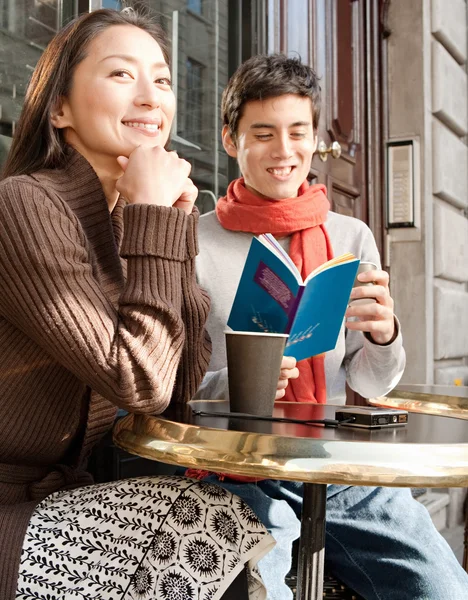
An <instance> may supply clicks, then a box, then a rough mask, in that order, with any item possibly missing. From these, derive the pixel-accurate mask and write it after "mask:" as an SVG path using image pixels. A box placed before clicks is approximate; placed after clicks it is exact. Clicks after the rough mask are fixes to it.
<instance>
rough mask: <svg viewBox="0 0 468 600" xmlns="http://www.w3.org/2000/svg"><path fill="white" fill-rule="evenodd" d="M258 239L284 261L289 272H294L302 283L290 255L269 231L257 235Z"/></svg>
mask: <svg viewBox="0 0 468 600" xmlns="http://www.w3.org/2000/svg"><path fill="white" fill-rule="evenodd" d="M258 240H259V241H260V242H261V243H262V244H263V245H264V246H266V247H267V248H270V250H271V251H272V252H274V253H275V255H276V256H277V257H278V258H279V259H280V260H282V261H283V262H284V264H285V265H286V266H287V267H288V269H289V270H290V271H291V273H293V274H294V276H295V277H296V279H297V281H298V283H301V284H302V283H303V281H302V277H301V274H300V273H299V271H298V269H297V267H296V265H295V264H294V263H293V261H292V259H291V257H290V256H289V254H288V253H287V252H286V250H285V249H284V248H283V247H282V246H281V244H280V243H279V242H278V240H277V239H276V238H275V237H274V236H273V235H272V234H271V233H262V234H261V235H259V236H258Z"/></svg>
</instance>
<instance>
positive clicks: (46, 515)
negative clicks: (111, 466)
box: [16, 476, 275, 600]
mask: <svg viewBox="0 0 468 600" xmlns="http://www.w3.org/2000/svg"><path fill="white" fill-rule="evenodd" d="M274 543H275V542H274V540H273V538H272V537H271V536H270V535H269V533H268V532H267V530H266V529H265V528H264V526H263V525H262V524H261V523H260V521H259V520H258V518H257V517H256V515H255V514H254V513H253V512H252V510H251V509H250V508H249V507H248V506H247V504H246V503H245V502H244V501H243V500H241V499H240V498H238V497H237V496H235V495H232V494H230V493H229V492H227V491H226V490H223V489H222V488H221V487H219V486H217V485H213V484H211V483H204V482H202V481H196V480H193V479H187V478H184V477H175V476H174V477H172V476H171V477H167V476H163V477H140V478H135V479H127V480H123V481H116V482H112V483H105V484H98V485H91V486H88V487H83V488H79V489H76V490H72V491H64V492H57V493H55V494H52V495H50V496H48V497H47V498H46V499H45V500H43V501H42V502H41V503H40V504H39V505H38V507H37V508H36V510H35V512H34V513H33V516H32V518H31V521H30V524H29V527H28V530H27V533H26V536H25V540H24V544H23V551H22V555H21V564H20V571H19V579H18V590H17V595H16V597H17V598H19V599H21V600H26V599H27V600H75V599H76V600H149V599H156V598H157V600H217V599H219V598H221V597H222V595H223V594H224V592H225V591H226V590H227V588H228V587H229V585H230V584H231V583H232V581H233V580H234V579H235V577H236V576H237V575H238V574H239V572H240V571H241V569H242V568H244V565H245V566H247V570H248V580H249V600H263V599H264V598H265V597H266V591H265V588H264V586H263V582H262V580H261V578H260V575H259V574H258V571H257V569H256V563H257V562H258V561H259V560H260V559H261V558H262V556H264V555H265V554H266V553H267V552H268V551H269V550H270V549H271V548H272V547H273V546H274Z"/></svg>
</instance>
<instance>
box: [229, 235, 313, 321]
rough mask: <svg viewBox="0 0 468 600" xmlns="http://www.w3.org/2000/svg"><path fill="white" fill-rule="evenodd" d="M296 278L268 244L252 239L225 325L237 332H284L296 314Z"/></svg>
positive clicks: (297, 293) (298, 284)
mask: <svg viewBox="0 0 468 600" xmlns="http://www.w3.org/2000/svg"><path fill="white" fill-rule="evenodd" d="M301 287H302V283H299V282H298V281H297V277H296V274H295V273H293V272H292V271H291V269H290V268H289V266H288V265H286V264H285V262H284V260H282V259H281V258H280V257H279V256H278V255H277V253H276V252H272V250H271V248H270V245H269V243H268V244H267V243H262V242H260V241H259V240H258V238H253V239H252V243H251V246H250V250H249V254H248V256H247V260H246V263H245V266H244V270H243V272H242V276H241V280H240V282H239V286H238V288H237V292H236V296H235V298H234V303H233V305H232V309H231V313H230V315H229V320H228V325H229V327H231V328H232V329H234V330H236V331H264V332H270V333H286V332H287V331H289V326H290V324H291V323H292V321H293V319H294V316H295V314H296V308H297V302H298V299H299V297H300V293H299V290H300V289H301Z"/></svg>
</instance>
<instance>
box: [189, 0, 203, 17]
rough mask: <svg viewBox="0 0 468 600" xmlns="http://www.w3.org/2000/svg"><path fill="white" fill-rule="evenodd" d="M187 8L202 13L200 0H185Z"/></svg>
mask: <svg viewBox="0 0 468 600" xmlns="http://www.w3.org/2000/svg"><path fill="white" fill-rule="evenodd" d="M187 8H188V9H189V10H191V11H192V12H194V13H197V14H198V15H201V14H202V0H187Z"/></svg>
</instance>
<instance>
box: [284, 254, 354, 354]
mask: <svg viewBox="0 0 468 600" xmlns="http://www.w3.org/2000/svg"><path fill="white" fill-rule="evenodd" d="M358 266H359V260H358V259H357V258H354V259H353V260H345V261H343V262H338V263H337V264H335V265H334V268H330V266H329V267H328V268H326V269H324V270H319V271H318V272H317V273H315V275H314V276H313V277H312V278H310V279H309V281H308V283H307V285H306V287H305V289H304V291H303V293H302V297H301V298H300V302H299V304H298V307H297V312H296V316H295V318H294V321H293V323H292V326H291V330H290V332H289V339H288V341H287V344H286V350H285V354H286V355H288V356H294V357H295V358H296V359H297V360H302V359H304V358H308V357H310V356H315V355H317V354H322V353H323V352H328V350H333V348H334V347H335V345H336V341H337V339H338V334H339V332H340V328H341V325H342V323H343V319H344V315H345V312H346V307H347V305H348V301H349V295H350V294H351V289H352V287H353V283H354V279H355V277H356V273H357V269H358Z"/></svg>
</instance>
